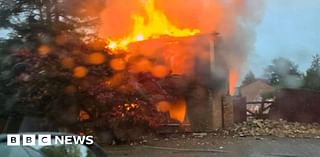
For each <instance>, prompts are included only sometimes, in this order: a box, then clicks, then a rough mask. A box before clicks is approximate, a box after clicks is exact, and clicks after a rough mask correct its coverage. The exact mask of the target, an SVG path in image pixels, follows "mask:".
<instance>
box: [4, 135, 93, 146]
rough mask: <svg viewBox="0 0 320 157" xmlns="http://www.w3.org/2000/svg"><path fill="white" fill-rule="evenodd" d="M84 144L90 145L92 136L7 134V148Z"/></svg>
mask: <svg viewBox="0 0 320 157" xmlns="http://www.w3.org/2000/svg"><path fill="white" fill-rule="evenodd" d="M61 144H64V145H70V144H84V145H92V144H93V136H79V135H50V134H8V135H7V145H8V146H20V145H23V146H35V145H38V146H49V145H61Z"/></svg>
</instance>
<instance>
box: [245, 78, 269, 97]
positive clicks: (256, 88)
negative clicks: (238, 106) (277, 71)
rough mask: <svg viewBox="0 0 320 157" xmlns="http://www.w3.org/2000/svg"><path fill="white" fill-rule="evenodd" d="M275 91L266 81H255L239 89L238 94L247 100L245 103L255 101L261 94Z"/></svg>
mask: <svg viewBox="0 0 320 157" xmlns="http://www.w3.org/2000/svg"><path fill="white" fill-rule="evenodd" d="M273 90H275V88H274V87H272V86H271V85H270V84H269V83H268V81H267V80H263V79H257V80H256V81H254V82H252V83H249V84H247V85H245V86H241V87H240V94H241V96H244V97H246V98H247V101H256V100H258V99H259V98H260V96H261V94H263V93H266V92H271V91H273Z"/></svg>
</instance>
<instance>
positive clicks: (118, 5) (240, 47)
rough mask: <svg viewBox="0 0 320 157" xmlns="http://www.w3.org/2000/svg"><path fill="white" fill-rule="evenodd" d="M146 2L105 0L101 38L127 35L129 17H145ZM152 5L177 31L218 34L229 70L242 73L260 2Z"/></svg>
mask: <svg viewBox="0 0 320 157" xmlns="http://www.w3.org/2000/svg"><path fill="white" fill-rule="evenodd" d="M145 1H146V0H108V1H107V3H106V9H105V10H104V11H103V12H102V14H101V17H102V25H101V28H100V36H103V37H110V38H113V39H119V38H122V37H124V36H126V35H128V34H129V33H130V32H131V31H132V26H133V20H132V17H131V16H132V15H133V14H139V15H145V12H144V10H143V5H144V4H145ZM155 3H156V8H157V9H158V10H161V11H163V12H164V13H165V14H166V15H167V17H168V19H169V20H170V22H171V23H173V24H174V25H176V26H178V27H180V28H196V29H200V30H201V33H204V34H205V33H212V32H218V33H219V34H220V36H221V37H222V39H223V40H222V41H223V42H222V46H221V51H223V54H225V58H227V64H228V66H229V68H232V69H235V70H236V71H240V70H241V69H240V67H241V65H243V63H245V60H246V58H247V56H248V54H250V52H252V50H253V48H254V47H253V46H254V42H255V27H256V25H257V24H258V23H259V21H260V18H261V16H262V14H263V0H156V1H155Z"/></svg>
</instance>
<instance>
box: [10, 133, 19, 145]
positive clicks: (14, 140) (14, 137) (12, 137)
mask: <svg viewBox="0 0 320 157" xmlns="http://www.w3.org/2000/svg"><path fill="white" fill-rule="evenodd" d="M7 145H8V146H20V134H8V135H7Z"/></svg>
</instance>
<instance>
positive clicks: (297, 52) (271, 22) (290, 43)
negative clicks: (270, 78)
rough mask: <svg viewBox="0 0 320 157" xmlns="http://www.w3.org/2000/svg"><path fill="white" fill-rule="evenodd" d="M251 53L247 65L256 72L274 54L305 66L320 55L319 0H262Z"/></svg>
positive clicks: (257, 72) (302, 67)
mask: <svg viewBox="0 0 320 157" xmlns="http://www.w3.org/2000/svg"><path fill="white" fill-rule="evenodd" d="M256 31H257V41H256V44H255V45H256V46H255V48H256V50H255V53H254V54H252V55H251V56H250V59H249V61H250V62H249V67H248V68H250V69H251V70H252V71H253V72H254V73H256V74H257V75H261V74H262V73H263V69H264V68H265V67H266V66H267V65H268V64H269V63H270V62H271V60H272V59H273V58H276V57H286V58H289V59H291V60H292V61H294V62H295V63H297V64H299V67H300V70H305V69H306V68H308V67H309V65H310V62H311V59H312V56H313V55H314V54H316V53H318V54H320V0H266V7H265V13H264V17H263V19H262V22H261V23H260V25H259V26H258V27H257V30H256Z"/></svg>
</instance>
